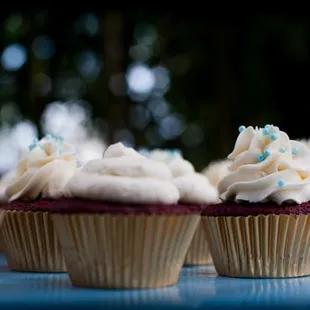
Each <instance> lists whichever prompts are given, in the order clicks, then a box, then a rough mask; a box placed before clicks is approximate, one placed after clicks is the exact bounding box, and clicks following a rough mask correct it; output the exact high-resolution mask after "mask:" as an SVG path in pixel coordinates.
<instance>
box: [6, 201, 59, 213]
mask: <svg viewBox="0 0 310 310" xmlns="http://www.w3.org/2000/svg"><path fill="white" fill-rule="evenodd" d="M53 202H54V200H47V199H40V200H37V201H13V202H10V203H9V204H7V205H6V206H4V208H3V209H4V210H10V211H13V210H15V211H25V212H26V211H40V212H47V211H50V209H51V205H52V203H53Z"/></svg>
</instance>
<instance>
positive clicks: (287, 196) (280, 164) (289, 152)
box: [218, 125, 310, 205]
mask: <svg viewBox="0 0 310 310" xmlns="http://www.w3.org/2000/svg"><path fill="white" fill-rule="evenodd" d="M228 158H229V159H231V160H233V162H232V164H231V166H230V170H231V171H232V172H231V174H229V175H227V176H226V177H224V178H223V179H222V181H221V182H220V183H219V186H218V190H219V192H220V194H221V199H223V200H234V201H236V202H242V201H246V202H250V203H251V202H252V203H255V202H265V201H274V202H276V203H277V204H279V205H281V204H282V203H285V202H295V203H297V204H300V203H302V202H307V201H309V200H310V150H309V149H308V148H307V147H306V146H305V145H304V144H302V143H300V142H298V141H294V140H290V139H289V137H288V136H287V134H286V133H284V132H282V131H280V130H279V128H278V127H275V126H270V125H266V126H265V128H255V129H254V128H253V127H251V126H250V127H247V128H246V129H244V130H243V131H242V132H241V133H240V135H239V136H238V138H237V141H236V144H235V147H234V150H233V152H232V153H231V154H230V155H229V156H228Z"/></svg>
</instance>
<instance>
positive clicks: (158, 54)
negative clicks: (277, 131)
mask: <svg viewBox="0 0 310 310" xmlns="http://www.w3.org/2000/svg"><path fill="white" fill-rule="evenodd" d="M0 17H1V24H0V25H1V30H0V57H1V58H0V147H1V150H0V173H1V172H4V171H6V170H8V169H11V168H12V167H13V166H14V165H15V162H16V161H17V160H18V158H19V156H20V154H21V153H22V151H23V150H24V149H25V148H26V147H27V145H28V144H30V143H31V139H32V137H33V136H37V135H39V136H41V135H43V134H45V133H52V134H61V135H63V136H64V137H65V138H66V139H67V140H69V141H70V142H72V143H75V144H76V145H78V146H79V147H80V148H81V154H82V153H83V154H82V155H81V156H83V160H85V161H86V160H88V159H90V158H92V157H96V156H100V154H101V153H102V151H103V150H104V148H105V145H107V144H109V143H112V142H116V141H122V142H124V143H126V144H127V145H130V146H133V147H136V148H141V147H144V148H178V149H181V150H182V152H183V155H184V157H186V158H187V159H189V160H190V161H192V162H193V163H194V165H195V166H196V168H197V169H198V170H200V169H202V168H203V167H205V166H206V165H207V164H208V163H209V162H210V161H212V160H215V159H219V158H224V157H226V156H227V154H228V153H229V152H230V151H231V149H232V147H233V144H234V141H235V139H236V136H237V134H238V127H239V126H240V125H246V126H247V125H253V126H255V125H258V126H262V125H264V124H265V123H271V124H276V125H277V126H279V127H280V128H281V129H282V130H284V131H286V132H287V133H288V134H289V135H290V137H291V138H294V139H295V138H307V137H309V135H310V134H309V133H310V132H309V129H308V120H309V113H308V98H309V91H308V83H309V30H310V25H309V20H308V19H307V18H303V17H296V16H294V17H289V16H284V15H283V16H282V15H270V14H269V15H268V14H267V15H266V14H264V15H257V16H253V17H251V18H250V17H249V18H247V19H244V20H240V19H236V20H234V19H230V20H225V18H221V19H217V18H216V17H213V18H212V17H211V18H208V17H205V18H204V19H203V18H202V16H198V15H197V16H195V15H193V14H192V15H189V14H188V15H185V14H176V13H173V12H172V11H171V12H168V11H167V12H160V11H151V10H142V9H141V10H131V11H122V10H119V11H118V10H115V11H108V10H107V11H104V10H101V11H95V12H94V11H87V10H80V11H79V10H77V9H75V10H74V11H69V10H67V11H66V10H58V12H57V11H56V10H55V11H47V10H38V9H37V10H30V9H29V10H27V11H18V10H16V9H15V10H10V9H3V10H2V11H1V12H0Z"/></svg>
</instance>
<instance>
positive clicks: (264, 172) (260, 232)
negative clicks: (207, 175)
mask: <svg viewBox="0 0 310 310" xmlns="http://www.w3.org/2000/svg"><path fill="white" fill-rule="evenodd" d="M228 159H230V160H231V161H232V162H231V165H230V167H229V170H230V173H229V174H228V175H227V176H226V177H224V178H223V179H222V180H221V181H220V183H219V185H218V191H219V194H220V199H221V200H222V202H221V203H220V204H216V205H212V206H209V207H208V208H205V209H204V210H203V212H202V222H203V224H204V226H205V232H206V238H207V240H208V243H209V246H210V251H211V254H212V258H213V262H214V265H215V268H216V270H217V272H218V273H219V274H220V275H222V276H230V277H250V278H286V277H300V276H306V275H310V251H309V248H310V216H309V215H310V202H309V201H310V150H309V149H308V148H307V147H306V146H305V145H304V144H303V143H300V142H298V141H294V140H290V138H289V137H288V135H287V134H286V133H285V132H283V131H281V130H280V129H279V128H278V127H277V126H273V125H266V126H264V127H263V128H258V127H256V128H253V127H252V126H249V127H245V126H240V127H239V136H238V138H237V141H236V143H235V146H234V149H233V151H232V153H231V154H230V155H229V156H228Z"/></svg>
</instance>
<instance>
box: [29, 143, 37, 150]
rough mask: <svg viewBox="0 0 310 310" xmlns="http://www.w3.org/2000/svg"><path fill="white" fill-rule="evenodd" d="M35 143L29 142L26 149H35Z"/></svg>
mask: <svg viewBox="0 0 310 310" xmlns="http://www.w3.org/2000/svg"><path fill="white" fill-rule="evenodd" d="M36 146H37V145H36V144H34V143H33V144H30V145H29V146H28V149H29V151H32V150H33V149H35V148H36Z"/></svg>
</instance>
